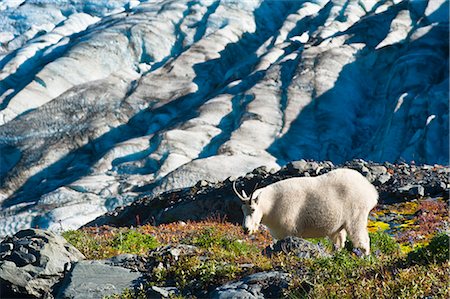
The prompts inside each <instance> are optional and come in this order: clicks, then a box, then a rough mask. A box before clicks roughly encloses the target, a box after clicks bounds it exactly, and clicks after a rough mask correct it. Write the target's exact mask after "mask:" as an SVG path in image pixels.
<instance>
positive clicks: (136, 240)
mask: <svg viewBox="0 0 450 299" xmlns="http://www.w3.org/2000/svg"><path fill="white" fill-rule="evenodd" d="M159 245H160V244H159V243H158V242H157V241H156V239H155V238H154V237H153V236H151V235H146V234H142V233H140V232H138V231H136V230H128V231H125V232H123V233H122V232H119V233H118V234H117V235H116V236H115V237H114V239H113V240H112V242H111V246H112V247H113V248H115V249H117V250H118V251H119V252H120V253H143V252H145V251H148V250H150V249H154V248H156V247H158V246H159Z"/></svg>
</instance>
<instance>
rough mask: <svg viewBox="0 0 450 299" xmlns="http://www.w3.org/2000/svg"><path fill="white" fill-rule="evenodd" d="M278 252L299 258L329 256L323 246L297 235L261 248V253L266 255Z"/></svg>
mask: <svg viewBox="0 0 450 299" xmlns="http://www.w3.org/2000/svg"><path fill="white" fill-rule="evenodd" d="M278 252H284V253H285V254H293V255H295V256H297V257H299V258H318V257H329V256H330V254H329V253H327V252H326V250H325V248H324V247H323V246H321V245H319V244H314V243H311V242H309V241H307V240H305V239H302V238H298V237H286V238H284V239H282V240H278V241H277V242H276V243H275V244H272V245H270V246H267V247H266V248H265V249H264V250H263V254H265V255H268V256H271V255H273V254H274V253H278Z"/></svg>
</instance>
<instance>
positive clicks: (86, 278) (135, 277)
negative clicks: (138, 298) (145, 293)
mask: <svg viewBox="0 0 450 299" xmlns="http://www.w3.org/2000/svg"><path fill="white" fill-rule="evenodd" d="M140 277H141V274H140V273H139V272H132V271H131V270H129V269H126V268H122V267H117V266H111V265H108V264H106V263H105V261H80V262H77V263H76V264H74V266H73V269H72V271H71V272H70V273H69V274H67V275H66V277H65V278H64V280H63V282H62V284H61V287H60V289H59V292H58V295H57V298H67V299H68V298H70V299H91V298H92V299H97V298H103V297H105V296H108V295H113V294H120V293H122V292H123V290H124V289H125V288H133V287H134V286H136V285H137V284H139V282H140V281H139V278H140Z"/></svg>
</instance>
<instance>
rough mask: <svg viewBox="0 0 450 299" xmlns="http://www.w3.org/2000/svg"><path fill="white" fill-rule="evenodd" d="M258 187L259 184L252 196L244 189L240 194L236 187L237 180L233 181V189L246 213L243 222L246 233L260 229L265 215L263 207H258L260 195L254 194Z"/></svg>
mask: <svg viewBox="0 0 450 299" xmlns="http://www.w3.org/2000/svg"><path fill="white" fill-rule="evenodd" d="M257 187H258V184H256V185H255V188H254V189H253V191H252V193H250V196H247V194H246V193H245V191H244V190H242V191H241V192H242V193H241V194H240V193H239V192H238V191H237V189H236V181H234V182H233V191H234V193H236V195H237V197H239V199H240V200H241V203H242V206H241V208H242V212H243V213H244V222H243V223H242V226H243V228H244V232H245V233H246V234H252V233H254V232H255V231H257V230H258V228H259V224H260V223H261V219H262V216H263V215H262V211H261V209H260V208H259V207H258V196H254V194H255V191H256V188H257Z"/></svg>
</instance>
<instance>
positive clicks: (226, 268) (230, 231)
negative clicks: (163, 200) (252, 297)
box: [64, 203, 450, 298]
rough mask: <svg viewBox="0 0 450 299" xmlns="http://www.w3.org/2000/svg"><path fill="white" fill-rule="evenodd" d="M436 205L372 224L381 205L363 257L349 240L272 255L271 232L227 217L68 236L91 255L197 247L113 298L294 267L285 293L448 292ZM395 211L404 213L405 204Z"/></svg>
mask: <svg viewBox="0 0 450 299" xmlns="http://www.w3.org/2000/svg"><path fill="white" fill-rule="evenodd" d="M424 206H426V207H427V210H426V213H427V215H428V217H430V218H431V219H432V223H427V224H426V225H425V227H423V226H421V221H422V223H424V222H423V219H422V218H423V217H424V214H423V213H424V212H423V211H424V208H423V207H424ZM436 206H440V204H436ZM433 207H434V206H433V205H430V203H426V204H425V205H424V204H421V203H417V204H415V206H414V207H412V206H411V205H407V208H408V209H407V214H406V216H403V218H401V217H394V218H395V221H396V222H393V223H389V224H388V226H389V227H394V228H395V229H392V228H391V229H387V226H386V225H384V226H383V225H377V224H375V225H373V224H374V223H377V222H382V221H383V220H384V219H385V217H384V216H385V214H384V213H383V210H382V209H384V208H386V207H382V209H380V210H376V211H374V213H373V215H372V216H373V217H372V220H371V221H370V223H369V227H372V229H371V232H370V238H371V255H370V256H361V252H360V251H359V250H358V249H355V248H353V247H352V244H351V243H350V242H347V244H346V248H345V249H343V250H341V251H339V252H336V253H334V254H333V255H332V256H331V257H328V258H317V259H300V258H297V257H295V256H293V255H290V254H288V255H286V254H283V253H279V254H275V255H272V256H271V257H270V258H269V257H267V256H265V255H264V254H263V253H262V252H263V249H264V248H265V247H266V246H267V245H269V244H271V242H272V239H271V237H270V235H269V233H268V232H267V231H265V230H261V231H259V232H258V233H256V234H255V235H253V236H247V235H244V234H243V231H242V228H241V226H239V225H234V224H231V223H228V222H226V221H223V220H220V219H212V220H208V221H201V222H187V223H172V224H166V225H160V226H158V227H155V226H150V225H144V226H141V227H138V228H130V229H126V228H120V229H118V228H111V227H100V228H85V229H82V230H78V231H69V232H66V233H64V237H65V238H66V239H67V240H68V241H69V242H70V243H72V244H73V245H74V246H75V247H77V248H78V249H79V250H80V251H81V252H82V253H83V254H84V255H85V256H86V257H87V258H89V259H100V258H108V257H111V256H114V255H117V254H120V253H135V254H142V255H146V254H147V253H148V252H149V250H152V249H154V248H156V247H158V246H163V245H168V244H170V245H176V244H188V245H194V246H196V247H197V248H198V252H197V253H196V254H195V255H187V256H181V257H180V258H179V259H178V260H173V259H170V260H165V257H163V256H162V257H161V258H160V260H159V261H158V262H160V263H161V264H165V265H167V264H170V266H169V267H154V268H153V269H149V271H148V273H146V280H147V286H144V287H143V289H142V290H134V291H133V290H127V291H126V292H124V293H123V294H121V295H117V296H113V298H145V291H144V290H145V288H146V287H148V286H151V285H157V286H176V287H177V288H178V289H180V290H182V294H183V295H182V296H185V297H192V294H202V292H203V294H204V296H206V295H207V292H208V291H211V290H213V289H214V288H215V287H217V286H219V285H221V284H223V283H226V282H229V281H232V280H236V279H239V278H241V277H243V276H246V275H249V274H252V273H256V272H260V271H271V270H278V271H285V272H289V273H291V274H292V277H293V280H292V281H291V285H290V287H289V288H288V289H287V290H286V292H285V294H284V296H285V297H286V298H424V297H430V296H431V297H433V298H448V296H449V295H450V287H449V275H450V262H449V235H448V233H446V232H445V230H446V227H447V225H448V222H446V221H447V218H444V217H443V216H440V215H441V214H443V213H446V211H439V212H437V211H435V212H433V211H434V210H433ZM417 209H419V211H418V210H417ZM395 211H396V212H395V213H398V214H399V215H400V213H401V210H400V209H399V210H395ZM389 213H391V214H392V212H389ZM439 213H441V214H439ZM411 215H413V217H411ZM420 217H422V218H420ZM399 219H400V220H401V219H403V221H404V222H405V223H406V224H407V225H404V226H403V227H402V226H401V225H402V224H404V223H399V222H400V220H399ZM411 220H412V221H413V222H411ZM438 220H439V221H440V222H439V221H438ZM412 223H413V224H412ZM425 223H426V222H425ZM374 227H378V228H377V229H373V228H374ZM430 227H432V228H433V229H434V234H433V233H432V232H430ZM400 228H403V230H401V229H400ZM440 231H441V232H440ZM405 234H406V235H407V236H410V237H413V240H420V242H418V243H419V245H417V244H416V243H415V242H411V238H405V237H404V236H405ZM310 241H312V242H315V243H321V244H322V245H324V246H325V248H327V250H328V251H329V252H332V244H331V242H330V241H329V240H328V239H313V240H310ZM182 296H181V297H182ZM204 296H203V297H204ZM200 297H202V296H200Z"/></svg>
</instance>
